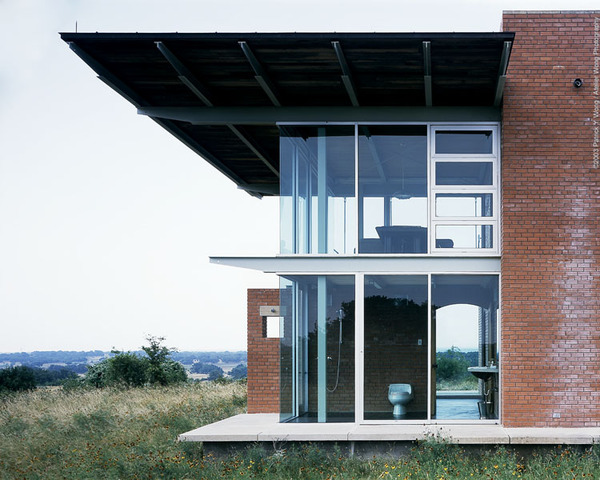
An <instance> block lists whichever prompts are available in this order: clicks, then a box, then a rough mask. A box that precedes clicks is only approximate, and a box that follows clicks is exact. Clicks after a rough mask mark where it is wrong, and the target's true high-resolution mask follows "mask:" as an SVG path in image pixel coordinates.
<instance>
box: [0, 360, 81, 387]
mask: <svg viewBox="0 0 600 480" xmlns="http://www.w3.org/2000/svg"><path fill="white" fill-rule="evenodd" d="M77 378H78V376H77V374H76V373H75V372H72V371H70V370H66V369H64V368H63V369H60V370H46V369H44V368H35V367H25V366H18V367H10V368H4V369H2V370H0V393H2V392H7V391H10V392H18V391H23V390H33V389H34V388H36V387H39V386H57V385H62V384H63V383H64V382H65V381H67V380H75V379H77Z"/></svg>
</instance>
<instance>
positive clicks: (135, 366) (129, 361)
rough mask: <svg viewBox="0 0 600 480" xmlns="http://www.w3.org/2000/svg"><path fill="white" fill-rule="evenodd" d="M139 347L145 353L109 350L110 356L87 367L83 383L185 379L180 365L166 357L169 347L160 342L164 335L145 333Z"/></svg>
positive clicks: (128, 383)
mask: <svg viewBox="0 0 600 480" xmlns="http://www.w3.org/2000/svg"><path fill="white" fill-rule="evenodd" d="M147 340H148V341H149V343H150V345H149V346H148V347H142V349H143V350H144V352H145V353H146V355H147V357H141V356H139V355H137V354H135V353H132V352H120V351H118V350H113V351H112V353H113V356H112V357H110V358H106V359H104V360H102V361H101V362H99V363H97V364H95V365H92V366H90V367H88V372H87V373H86V375H85V383H86V384H87V385H91V386H94V387H97V388H101V387H109V386H124V387H141V386H144V385H147V384H150V385H163V386H164V385H172V384H176V383H181V382H185V381H186V380H187V374H186V372H185V369H184V368H183V365H181V364H180V363H178V362H175V361H173V360H171V359H170V358H169V355H170V354H171V351H172V350H171V349H169V348H167V347H164V346H162V345H161V342H162V341H163V340H164V338H156V337H148V338H147Z"/></svg>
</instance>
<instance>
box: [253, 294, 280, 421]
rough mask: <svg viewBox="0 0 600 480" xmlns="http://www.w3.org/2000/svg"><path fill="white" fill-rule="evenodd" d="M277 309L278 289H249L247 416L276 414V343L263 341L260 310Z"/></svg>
mask: <svg viewBox="0 0 600 480" xmlns="http://www.w3.org/2000/svg"><path fill="white" fill-rule="evenodd" d="M275 305H279V289H276V288H274V289H248V413H279V339H278V338H266V330H265V328H266V327H265V323H264V318H263V317H262V316H261V315H260V307H261V306H275Z"/></svg>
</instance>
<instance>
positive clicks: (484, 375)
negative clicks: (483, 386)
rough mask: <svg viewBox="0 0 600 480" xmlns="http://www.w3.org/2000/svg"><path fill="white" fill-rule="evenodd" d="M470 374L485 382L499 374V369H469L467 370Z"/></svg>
mask: <svg viewBox="0 0 600 480" xmlns="http://www.w3.org/2000/svg"><path fill="white" fill-rule="evenodd" d="M467 370H468V371H469V372H471V373H472V374H473V375H475V376H476V377H477V378H480V379H481V380H483V381H484V382H485V381H486V380H489V378H490V377H491V376H492V375H494V374H497V373H498V367H496V366H494V367H469V368H467Z"/></svg>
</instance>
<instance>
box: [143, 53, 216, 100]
mask: <svg viewBox="0 0 600 480" xmlns="http://www.w3.org/2000/svg"><path fill="white" fill-rule="evenodd" d="M154 43H155V44H156V46H157V48H158V50H159V51H160V53H162V54H163V56H164V57H165V59H166V60H167V61H168V62H169V63H170V64H171V66H172V67H173V68H174V69H175V71H176V72H177V73H178V74H179V80H181V82H182V83H184V84H185V85H186V86H187V87H188V88H189V89H190V90H191V91H192V92H193V93H194V94H195V95H196V96H197V97H198V98H199V99H200V100H202V102H204V104H205V105H206V106H207V107H212V106H213V105H214V102H213V100H211V94H210V93H209V91H208V89H207V88H206V87H205V86H204V85H202V83H200V81H199V80H198V79H197V78H196V76H195V75H194V74H193V73H192V72H191V71H190V69H189V68H187V67H186V66H185V65H184V64H183V62H182V61H181V60H179V58H177V57H176V56H175V55H174V54H173V52H171V50H169V49H168V48H167V46H166V45H165V44H164V43H163V42H154Z"/></svg>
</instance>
